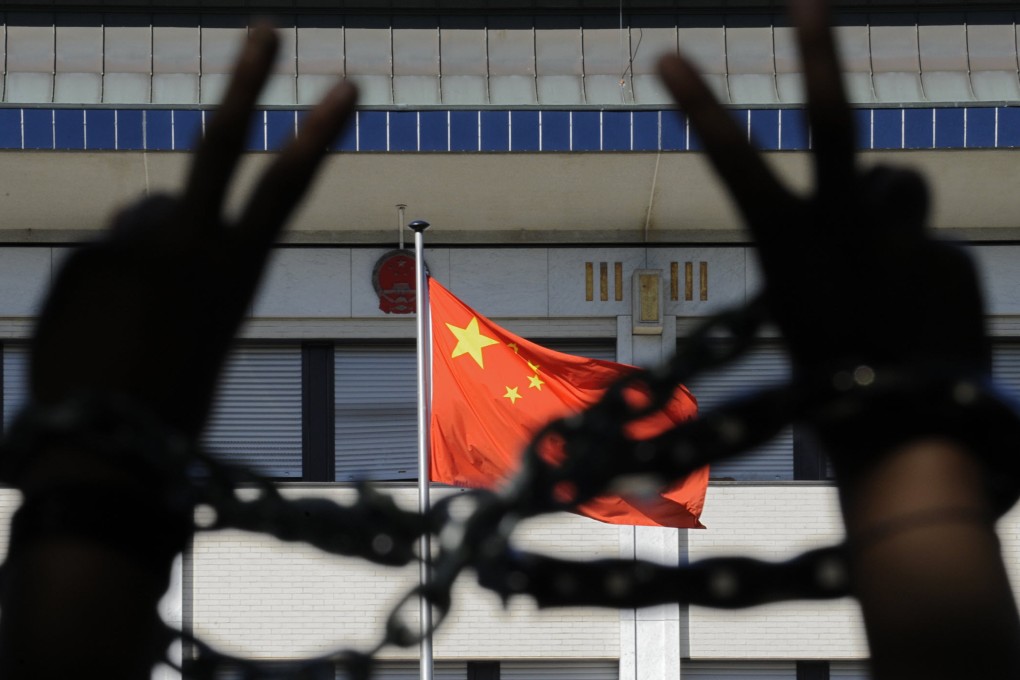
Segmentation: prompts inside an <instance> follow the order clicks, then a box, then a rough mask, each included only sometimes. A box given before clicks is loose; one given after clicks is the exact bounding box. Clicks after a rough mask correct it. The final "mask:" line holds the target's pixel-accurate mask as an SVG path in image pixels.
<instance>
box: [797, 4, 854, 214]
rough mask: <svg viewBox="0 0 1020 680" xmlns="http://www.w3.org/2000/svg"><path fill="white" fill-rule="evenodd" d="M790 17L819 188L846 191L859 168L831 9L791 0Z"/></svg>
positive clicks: (821, 191)
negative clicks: (794, 27)
mask: <svg viewBox="0 0 1020 680" xmlns="http://www.w3.org/2000/svg"><path fill="white" fill-rule="evenodd" d="M790 16H791V18H792V20H793V23H794V24H795V25H796V26H797V41H798V44H799V45H800V58H801V63H802V64H803V65H804V86H805V90H806V91H807V98H808V120H809V122H810V125H811V137H812V144H813V146H814V149H815V154H814V159H815V174H816V181H817V183H818V191H819V193H821V194H824V195H835V194H838V193H839V192H841V191H844V190H845V188H846V187H847V186H848V184H849V181H850V179H851V178H852V176H853V173H854V125H853V118H852V116H851V114H850V107H849V106H848V104H847V99H846V91H845V90H844V88H843V73H842V71H841V70H840V67H839V58H838V57H837V56H836V44H835V41H834V38H833V34H832V30H831V29H830V27H829V12H828V9H827V7H826V5H825V3H824V2H823V1H822V0H791V2H790Z"/></svg>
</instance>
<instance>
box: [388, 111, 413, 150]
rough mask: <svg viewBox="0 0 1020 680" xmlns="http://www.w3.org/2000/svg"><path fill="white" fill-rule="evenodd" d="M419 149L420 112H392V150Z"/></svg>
mask: <svg viewBox="0 0 1020 680" xmlns="http://www.w3.org/2000/svg"><path fill="white" fill-rule="evenodd" d="M417 150H418V113H417V112H415V111H391V112H390V151H417Z"/></svg>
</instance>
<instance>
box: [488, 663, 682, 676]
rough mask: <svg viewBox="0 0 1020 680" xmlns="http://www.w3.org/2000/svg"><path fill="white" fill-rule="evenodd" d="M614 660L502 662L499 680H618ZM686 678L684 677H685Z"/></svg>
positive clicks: (617, 665)
mask: <svg viewBox="0 0 1020 680" xmlns="http://www.w3.org/2000/svg"><path fill="white" fill-rule="evenodd" d="M619 677H620V664H619V662H618V661H616V660H615V659H598V660H548V661H537V660H536V661H503V662H502V663H500V667H499V678H500V680H619ZM685 677H686V676H685Z"/></svg>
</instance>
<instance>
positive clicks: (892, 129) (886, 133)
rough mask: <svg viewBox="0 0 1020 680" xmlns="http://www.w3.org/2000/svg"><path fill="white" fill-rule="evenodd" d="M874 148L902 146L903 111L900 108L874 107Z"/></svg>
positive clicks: (900, 147)
mask: <svg viewBox="0 0 1020 680" xmlns="http://www.w3.org/2000/svg"><path fill="white" fill-rule="evenodd" d="M873 120H874V125H875V129H874V137H873V139H874V145H873V148H875V149H902V148H903V111H902V109H875V117H874V119H873Z"/></svg>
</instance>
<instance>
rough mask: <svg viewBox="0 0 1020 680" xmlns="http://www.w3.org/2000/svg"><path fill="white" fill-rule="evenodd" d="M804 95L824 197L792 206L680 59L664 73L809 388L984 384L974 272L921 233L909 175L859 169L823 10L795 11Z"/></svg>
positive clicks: (918, 193) (922, 206)
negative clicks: (754, 258) (743, 227)
mask: <svg viewBox="0 0 1020 680" xmlns="http://www.w3.org/2000/svg"><path fill="white" fill-rule="evenodd" d="M791 14H792V15H793V19H794V24H795V25H797V27H798V31H797V35H798V40H799V44H800V50H801V61H802V63H803V67H804V77H805V85H806V91H807V94H808V109H807V112H808V119H809V121H810V126H811V140H812V146H813V148H814V170H815V172H814V175H815V188H814V191H813V192H812V193H810V194H809V195H807V196H797V195H794V194H793V193H792V192H791V191H790V190H789V189H787V188H786V187H784V186H783V185H782V184H781V183H780V182H779V180H778V179H777V178H776V177H775V175H774V174H773V173H772V172H771V171H770V170H769V168H768V167H767V166H766V164H765V163H764V162H763V160H762V158H761V157H760V156H759V154H758V153H756V152H755V151H754V150H753V149H752V148H751V146H750V145H749V144H748V142H747V133H746V129H744V128H741V127H738V126H737V125H736V123H735V122H734V121H733V119H732V118H731V116H729V115H728V113H727V112H726V111H725V109H723V107H722V106H720V105H719V103H718V102H717V101H716V100H715V98H714V97H713V96H712V94H711V93H710V91H709V90H708V88H707V87H706V85H705V84H704V82H703V81H702V80H701V78H699V77H698V75H697V74H696V73H695V71H694V69H693V68H692V67H691V65H690V64H689V63H688V62H687V61H685V60H684V59H681V58H677V57H667V58H665V59H663V60H662V62H661V65H660V67H661V72H662V76H663V79H664V80H665V83H666V85H667V86H668V87H669V89H670V90H671V91H672V93H673V96H674V97H675V98H676V101H677V102H678V103H679V104H680V106H681V107H682V108H683V109H684V110H685V112H686V113H687V115H688V116H689V117H690V122H691V124H692V125H693V127H694V128H695V129H696V130H697V132H698V134H699V135H700V137H701V139H702V141H703V143H704V148H705V150H706V152H707V153H708V156H709V158H710V159H711V161H712V163H713V165H714V166H715V169H716V170H717V172H718V173H719V175H720V176H721V177H722V179H723V181H724V182H725V183H726V185H727V187H728V188H729V190H730V193H731V194H732V196H733V198H734V200H735V202H736V204H737V206H738V207H739V210H740V212H741V213H742V215H743V217H744V220H745V221H746V222H747V225H748V227H749V228H750V231H751V233H752V235H753V236H754V240H755V243H756V245H757V251H758V256H759V258H760V262H761V265H762V268H763V270H764V275H765V281H766V285H765V290H766V296H767V302H768V305H769V308H770V310H771V313H772V315H773V317H774V319H775V321H776V322H777V323H778V325H779V327H780V329H781V331H782V333H783V336H784V338H785V339H786V342H787V344H788V347H789V350H790V353H791V358H792V361H793V365H794V370H795V372H796V374H797V376H798V377H800V378H803V379H807V380H822V381H825V380H830V379H831V377H832V375H833V373H834V372H835V371H837V370H839V369H846V368H848V367H853V366H857V365H861V364H867V365H870V366H871V367H874V368H878V369H880V368H888V367H897V368H902V367H904V366H918V367H924V368H931V367H947V366H952V367H954V368H957V369H961V370H972V371H977V372H985V373H987V372H988V370H989V348H988V345H987V343H986V341H985V338H984V330H983V325H982V320H983V314H982V306H981V298H980V294H979V291H978V286H977V279H976V276H975V274H974V270H973V267H972V265H971V263H970V261H969V259H968V258H967V256H966V255H964V254H963V253H962V252H960V251H959V250H957V249H956V248H954V247H952V246H950V245H948V244H946V243H942V242H939V241H936V240H934V239H932V238H931V236H930V235H928V234H927V233H926V232H925V228H924V222H925V219H926V217H927V212H928V196H927V191H926V189H925V186H924V183H923V181H922V179H921V178H920V177H919V176H918V175H916V174H915V173H913V172H910V171H905V170H897V169H889V168H885V167H875V168H871V169H868V170H862V169H860V168H859V167H858V166H857V165H856V164H855V161H854V126H853V119H852V116H851V113H850V109H849V107H848V106H847V101H846V96H845V94H844V90H843V86H842V77H841V73H840V69H839V64H838V60H837V58H836V53H835V47H834V45H833V38H832V34H831V33H830V31H829V29H828V25H827V16H826V11H825V9H824V3H820V2H815V1H812V0H795V1H794V2H791Z"/></svg>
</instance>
